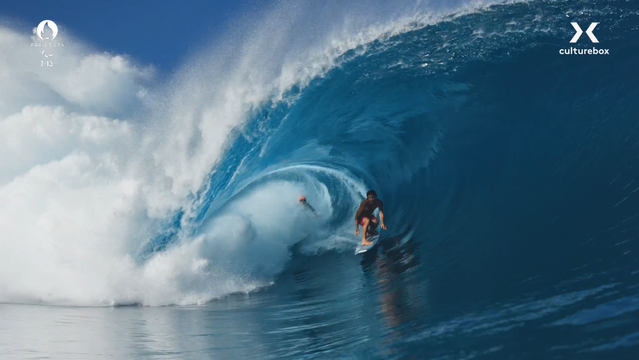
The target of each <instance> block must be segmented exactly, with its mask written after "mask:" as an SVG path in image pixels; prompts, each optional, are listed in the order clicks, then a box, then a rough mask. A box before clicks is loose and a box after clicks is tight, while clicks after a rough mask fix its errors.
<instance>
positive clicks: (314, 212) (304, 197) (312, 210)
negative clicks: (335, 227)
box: [299, 195, 320, 217]
mask: <svg viewBox="0 0 639 360" xmlns="http://www.w3.org/2000/svg"><path fill="white" fill-rule="evenodd" d="M299 203H300V205H302V206H303V207H305V208H306V209H308V210H309V211H310V212H312V213H313V214H315V216H316V217H319V216H320V215H319V214H318V213H317V211H315V209H314V208H313V207H312V206H311V204H309V203H307V202H306V196H304V195H302V196H300V201H299Z"/></svg>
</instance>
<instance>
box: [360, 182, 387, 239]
mask: <svg viewBox="0 0 639 360" xmlns="http://www.w3.org/2000/svg"><path fill="white" fill-rule="evenodd" d="M377 208H379V219H380V220H377V218H376V217H375V215H373V211H375V209H377ZM379 221H381V223H382V229H384V230H386V224H384V203H382V201H381V200H380V199H378V198H377V193H376V192H375V190H370V191H369V192H367V193H366V199H364V200H363V201H362V203H361V204H360V205H359V209H357V213H355V229H356V230H355V235H359V226H360V225H362V229H363V230H362V245H370V244H372V242H371V241H367V240H366V233H367V232H368V234H369V235H377V234H378V233H377V231H375V229H376V228H377V225H378V223H379Z"/></svg>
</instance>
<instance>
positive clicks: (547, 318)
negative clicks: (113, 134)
mask: <svg viewBox="0 0 639 360" xmlns="http://www.w3.org/2000/svg"><path fill="white" fill-rule="evenodd" d="M416 11H417V10H416ZM442 14H443V12H442ZM571 22H577V23H578V24H579V25H580V26H581V28H582V29H583V30H584V31H585V29H586V28H587V27H588V25H589V24H590V23H591V22H598V23H599V24H598V25H597V27H596V28H595V31H594V34H595V35H596V37H597V39H598V41H599V43H592V42H591V41H590V39H589V38H588V37H587V36H586V34H585V33H584V34H583V35H582V37H581V38H580V39H579V40H578V41H577V42H576V43H570V40H571V38H572V37H573V36H574V35H575V30H574V28H573V27H572V26H571V24H570V23H571ZM269 26H274V27H277V26H279V25H278V24H270V25H269ZM375 29H376V30H375V31H373V30H371V31H369V32H361V33H360V34H364V35H361V36H356V37H355V38H356V39H355V40H357V41H355V40H353V41H354V42H345V43H348V45H343V44H345V43H341V44H342V45H339V44H337V43H334V44H333V45H331V46H333V47H332V48H330V51H328V52H322V53H312V52H310V53H311V55H313V54H315V55H317V56H315V57H314V59H316V60H317V59H319V60H317V61H316V62H308V63H304V62H300V63H297V66H298V67H297V68H298V69H301V70H300V71H298V72H297V73H296V74H297V75H296V76H293V75H291V76H288V75H287V73H286V71H284V70H282V71H280V70H281V68H280V67H277V66H273V67H272V68H277V69H278V77H276V79H279V80H278V81H279V82H277V81H273V80H272V78H268V79H266V78H264V79H262V78H259V79H258V80H259V81H258V82H260V84H262V83H263V84H267V85H268V86H267V85H264V87H263V88H268V89H269V90H268V91H264V92H265V93H268V94H269V96H267V97H261V98H259V99H258V100H259V101H257V100H256V101H254V102H251V103H250V106H249V105H246V104H247V103H249V102H247V101H244V102H242V104H244V105H242V106H239V105H238V106H236V107H235V108H233V109H231V110H229V109H230V108H231V105H232V104H231V105H228V102H224V101H218V100H215V99H217V98H215V99H213V100H211V102H209V100H208V98H207V96H208V95H206V94H207V91H206V89H207V87H208V86H210V87H212V88H213V89H212V90H211V92H213V93H216V94H223V95H224V96H222V97H221V98H222V99H226V100H229V99H246V98H251V99H252V96H254V95H255V92H253V90H252V88H251V86H249V85H246V84H247V82H249V80H250V79H253V78H252V77H237V78H234V80H233V81H235V82H241V83H243V84H244V85H246V86H245V87H244V88H242V89H239V90H238V87H230V86H231V85H224V86H226V87H224V86H223V85H219V86H218V85H211V84H210V83H208V85H202V86H199V87H197V86H195V85H193V84H192V82H193V81H195V80H192V79H197V78H198V77H201V73H200V70H199V69H201V68H200V67H199V66H201V63H199V64H200V65H198V64H194V65H191V66H190V67H189V68H188V74H189V76H185V79H180V80H178V81H176V83H178V85H175V86H176V87H179V88H180V89H182V90H181V92H179V94H178V95H175V96H173V95H172V97H171V98H172V99H173V100H172V101H170V105H166V107H162V108H161V109H160V110H161V111H162V112H164V113H171V114H172V115H171V116H170V119H169V120H168V121H167V122H166V123H165V124H168V125H166V126H164V128H167V129H169V130H168V131H167V133H166V134H165V135H163V137H162V136H158V137H157V138H158V139H161V141H156V142H153V141H151V142H149V143H151V144H156V143H162V144H164V145H166V149H165V150H164V151H159V150H153V151H149V152H148V153H149V154H152V156H150V157H149V159H151V158H153V159H157V158H162V159H167V158H171V162H170V166H169V165H167V166H165V167H164V168H163V169H164V171H162V172H160V171H159V170H157V168H160V167H161V166H160V165H158V167H157V168H154V169H155V170H153V169H152V171H151V170H150V173H151V174H154V173H153V171H158V174H159V173H161V174H163V176H164V175H166V176H167V177H171V179H172V180H171V181H169V182H164V183H162V186H166V188H167V189H170V191H168V190H167V191H166V194H169V193H170V194H171V196H174V197H171V198H170V200H166V203H167V204H170V205H163V206H162V209H163V210H162V211H156V212H155V213H153V212H152V211H150V210H149V209H151V208H152V206H151V205H148V206H146V208H145V210H144V211H141V212H139V213H138V212H134V213H133V215H131V213H129V212H127V211H125V210H122V209H120V208H117V209H116V210H113V208H109V209H110V210H109V211H112V212H109V214H112V213H118V211H122V212H123V213H124V215H122V216H123V217H125V218H127V219H135V220H130V221H129V220H127V221H124V220H122V221H120V220H118V221H117V222H116V221H115V220H113V219H112V218H109V219H111V220H113V221H111V222H106V221H105V223H104V224H103V223H102V222H101V221H97V223H96V224H95V226H97V227H99V230H96V231H95V232H96V233H97V234H98V235H95V236H97V237H96V240H95V243H91V244H93V245H91V246H88V245H87V246H86V247H82V246H84V245H75V244H85V243H86V241H90V240H87V239H88V238H91V236H93V235H92V234H93V232H87V234H89V235H87V237H83V234H81V233H79V235H78V234H76V235H77V236H76V235H68V234H67V233H65V237H64V238H60V239H61V240H56V241H58V242H55V243H52V244H53V245H51V246H48V245H41V247H35V246H33V247H32V248H33V249H35V250H33V251H34V253H37V254H45V255H46V254H54V253H55V256H53V255H52V256H51V257H52V258H55V260H51V259H49V257H48V256H42V257H38V256H39V255H36V257H37V259H44V258H47V260H38V261H44V262H43V264H48V265H47V267H44V265H43V267H41V268H37V265H35V261H34V263H33V264H31V263H29V262H27V265H28V266H27V265H24V266H23V267H20V266H22V265H16V266H15V267H12V268H11V270H8V269H7V268H5V269H4V270H3V273H4V274H3V275H2V281H1V282H0V284H1V285H2V287H3V289H4V290H0V295H1V296H0V300H1V301H2V304H0V319H1V321H0V357H1V358H3V359H14V358H15V359H27V358H29V359H31V358H33V359H35V358H55V359H93V358H115V359H178V358H184V359H316V358H317V359H320V358H327V359H342V358H343V359H442V360H443V359H637V358H638V357H639V355H637V354H639V191H638V190H639V72H638V71H637V59H639V36H638V35H639V33H638V30H639V3H637V2H635V1H531V2H523V3H519V2H516V3H507V4H498V5H494V6H481V7H476V8H468V7H466V8H464V9H463V10H454V11H450V12H449V13H447V14H444V15H432V16H423V17H419V16H416V17H414V18H411V19H408V20H405V21H403V22H402V23H401V24H399V23H397V22H396V23H393V24H392V26H386V28H385V27H384V26H381V27H377V28H375ZM353 35H354V34H353ZM264 36H265V35H264ZM335 44H337V45H335ZM300 46H301V45H300ZM571 47H574V48H578V49H592V48H593V47H594V48H597V49H609V54H608V55H562V54H560V50H562V49H570V48H571ZM274 49H275V50H274V51H276V50H277V48H274ZM292 49H293V50H294V49H295V47H294V46H293V47H292ZM293 50H289V51H291V52H292V51H293ZM327 54H328V55H327ZM240 55H241V54H240ZM281 55H282V56H281V58H282V59H284V58H286V55H287V54H286V53H283V54H281ZM242 56H248V55H246V54H245V55H241V56H239V59H240V60H239V61H240V63H242V59H243V58H242ZM269 56H271V55H269ZM255 58H256V59H259V56H256V57H255ZM269 59H271V58H269ZM220 61H221V62H224V61H222V60H220ZM265 61H266V60H265ZM268 61H271V60H268ZM282 61H284V60H282ZM244 65H246V67H250V66H249V65H251V62H249V61H246V64H244ZM244 65H242V64H241V65H238V66H244ZM271 70H272V69H271ZM198 74H199V75H198ZM300 74H301V75H300ZM265 79H266V80H265ZM291 79H292V80H291ZM285 80H286V81H289V84H288V85H287V86H280V85H281V83H283V82H285ZM233 81H231V82H228V83H229V84H233V83H234V82H233ZM278 84H280V85H278ZM269 86H270V87H269ZM278 86H279V87H278ZM184 89H186V90H184ZM220 89H221V90H220ZM229 89H231V90H229ZM273 89H275V90H273ZM260 91H262V90H260ZM203 94H204V95H203ZM229 94H230V95H229ZM157 96H158V97H161V96H162V95H161V94H160V95H157ZM220 96H221V95H220ZM251 101H252V100H251ZM194 104H195V105H194ZM211 109H213V110H211ZM209 110H210V111H214V112H216V114H222V115H220V116H226V117H227V118H228V117H229V116H231V115H233V116H238V117H241V118H242V119H244V120H243V121H242V122H241V123H224V122H218V123H215V127H214V128H215V129H216V130H215V131H217V129H228V131H227V132H224V133H223V136H221V135H220V136H221V140H219V139H218V140H219V141H218V140H215V141H217V142H216V144H217V143H219V144H223V146H222V145H220V147H219V151H218V150H216V151H217V152H216V151H212V150H211V151H208V150H210V149H208V148H207V147H205V146H203V145H202V144H205V143H206V142H207V141H213V140H211V139H216V138H215V136H213V135H211V133H207V127H206V126H203V125H202V124H204V123H205V122H204V120H201V119H204V118H206V116H207V113H208V111H209ZM158 111H159V110H158ZM229 114H230V115H229ZM237 114H239V115H237ZM216 121H217V120H216ZM136 126H137V125H136ZM155 127H159V125H157V124H156V123H153V122H144V123H142V125H140V126H139V128H140V129H141V130H140V133H145V132H147V131H148V132H152V130H148V129H153V128H155ZM184 129H186V130H184ZM193 134H195V135H193ZM216 134H217V133H216ZM216 136H217V135H216ZM145 144H146V143H145ZM148 146H149V147H151V148H153V149H162V147H161V146H160V145H157V146H156V145H148ZM153 146H155V147H153ZM216 149H217V148H216ZM205 151H208V153H215V154H218V155H219V156H217V158H216V160H215V161H213V162H206V161H204V160H202V161H200V160H198V159H200V158H198V156H200V155H201V154H202V153H204V152H205ZM157 161H158V162H157V164H160V163H161V161H163V160H157ZM142 163H143V161H140V162H139V163H133V164H134V166H132V167H136V166H139V167H141V166H142V165H141V164H142ZM167 164H168V162H167ZM211 164H212V165H211ZM199 168H201V169H203V170H202V171H200V172H197V171H195V170H193V169H199ZM75 174H76V175H74V176H77V177H82V175H81V174H78V173H75ZM150 178H153V176H151V177H150ZM185 179H186V180H185ZM194 179H195V180H194ZM109 181H111V180H109ZM159 182H161V181H158V183H159ZM100 184H102V183H100ZM148 184H153V182H151V181H148ZM166 184H168V185H166ZM180 184H187V185H188V186H191V188H193V189H195V191H191V192H190V193H189V194H188V195H187V196H182V195H181V194H182V193H183V192H180V191H181V189H183V188H187V187H188V186H187V185H183V186H182V185H180ZM78 186H79V185H78ZM149 186H151V185H149ZM158 186H159V185H158ZM180 186H182V187H180ZM140 189H146V187H144V186H140ZM369 189H375V190H376V191H377V193H378V194H379V198H380V199H381V200H382V201H383V202H384V206H385V209H384V210H385V211H384V212H385V217H386V224H387V226H388V230H386V231H381V234H382V236H381V238H380V242H379V246H377V247H375V248H374V249H373V250H371V251H369V252H368V253H366V254H364V255H360V256H355V255H354V250H355V246H356V244H357V242H358V239H359V237H356V236H355V235H354V230H355V228H354V221H353V218H354V212H355V210H356V209H357V207H358V205H359V202H360V201H361V200H362V199H363V198H364V196H365V193H366V191H368V190H369ZM141 191H142V190H141ZM156 193H160V192H159V191H157V192H156ZM83 194H86V193H83ZM175 194H177V195H175ZM300 195H305V196H306V197H307V198H308V201H309V203H310V204H311V205H312V206H313V207H315V208H316V209H317V211H318V212H319V213H320V215H321V216H320V217H317V218H316V217H313V216H312V215H310V214H308V213H306V212H304V211H303V210H302V209H301V208H300V206H299V205H298V204H297V198H298V197H299V196H300ZM167 197H168V195H167ZM149 198H150V197H149ZM178 198H179V199H180V200H179V201H176V200H174V199H178ZM127 199H128V198H127ZM132 199H134V200H135V199H137V198H135V197H132ZM162 199H163V201H164V199H165V198H162ZM76 200H77V199H76ZM107 200H108V199H104V201H107ZM60 201H62V200H60ZM64 201H65V204H66V203H71V202H72V201H75V200H74V198H73V197H72V196H67V197H66V198H65V200H64ZM77 201H78V204H79V203H80V202H79V201H80V200H77ZM123 201H124V200H123ZM131 201H132V202H133V200H131ZM135 201H138V200H135ZM158 202H159V201H158ZM125 203H126V201H125ZM48 204H50V203H48ZM145 204H155V203H154V202H153V201H150V200H148V199H147V200H146V202H145ZM163 204H164V203H163ZM78 206H79V205H78ZM69 208H74V209H75V207H74V205H73V206H72V205H69ZM78 208H81V207H78ZM91 209H94V208H93V207H92V208H91ZM153 209H155V208H153ZM166 209H168V210H166ZM96 211H97V210H96ZM78 214H79V213H78ZM118 214H119V213H118ZM140 214H145V215H144V216H148V218H149V219H150V218H152V220H148V219H147V218H145V217H144V216H142V215H140ZM149 214H151V215H149ZM78 216H79V215H78ZM109 216H111V215H109ZM114 216H115V215H114ZM96 218H100V217H99V216H98V217H96ZM140 218H144V219H145V220H139V219H140ZM114 219H116V220H117V219H120V218H118V217H116V218H114ZM70 221H71V220H70ZM137 221H140V223H142V224H144V226H137V227H136V226H133V225H131V224H134V225H135V224H137ZM38 224H39V225H38V226H40V225H41V223H38ZM122 224H126V229H130V228H136V229H138V230H135V231H128V230H127V231H125V230H122V228H124V227H125V225H122ZM4 226H9V225H6V224H5V225H4ZM121 227H122V228H121ZM114 228H118V229H119V230H118V231H121V232H117V233H109V234H115V235H113V238H114V239H115V238H117V239H124V240H122V242H117V244H120V245H121V244H125V245H122V246H120V248H119V249H120V250H121V249H125V250H122V251H120V250H118V251H115V250H114V251H113V252H111V250H110V248H109V247H108V246H106V245H105V244H108V243H109V241H106V240H103V239H105V238H106V237H104V238H103V237H100V236H102V234H106V233H108V231H111V230H112V229H114ZM139 229H142V230H139ZM5 230H6V229H5ZM69 231H71V230H69ZM113 231H115V230H113ZM25 236H26V235H25ZM52 236H53V235H52ZM74 236H75V237H74ZM105 236H106V235H105ZM109 236H111V235H109ZM73 237H74V238H77V239H82V240H78V241H77V243H73V245H66V243H64V241H66V239H69V238H73ZM45 238H47V239H48V237H46V236H45ZM18 239H22V240H23V241H26V243H27V244H31V243H30V242H29V241H28V240H24V238H21V237H17V238H16V239H15V242H14V244H19V243H20V241H19V240H18ZM101 239H102V240H101ZM22 240H21V241H22ZM34 243H37V242H34ZM39 243H41V242H39ZM25 246H27V245H25ZM109 246H110V245H109ZM113 246H114V247H115V246H116V245H113ZM5 251H8V250H5ZM25 251H26V250H25ZM65 254H66V255H68V254H73V255H69V256H68V257H67V256H66V255H65ZM105 254H106V255H105ZM114 254H115V255H114ZM116 255H117V256H116ZM87 258H88V259H91V260H90V261H89V260H87V261H85V260H82V259H87ZM49 261H50V262H51V263H49ZM58 265H59V266H58ZM34 269H38V270H37V271H36V270H34ZM115 269H117V270H115ZM9 274H11V277H12V278H19V279H20V284H19V285H16V284H14V283H12V282H10V281H9V280H7V279H6V278H9ZM19 274H27V275H19ZM43 274H45V275H43ZM34 279H40V280H38V281H36V280H34ZM12 284H13V285H12ZM25 284H35V285H33V286H31V285H29V286H27V285H25Z"/></svg>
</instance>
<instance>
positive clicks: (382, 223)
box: [379, 200, 387, 230]
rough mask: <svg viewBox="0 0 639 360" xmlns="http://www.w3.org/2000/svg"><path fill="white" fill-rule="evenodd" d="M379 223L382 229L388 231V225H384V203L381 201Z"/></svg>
mask: <svg viewBox="0 0 639 360" xmlns="http://www.w3.org/2000/svg"><path fill="white" fill-rule="evenodd" d="M379 222H380V223H381V227H382V229H384V230H387V229H386V224H385V223H384V203H382V201H381V200H380V201H379Z"/></svg>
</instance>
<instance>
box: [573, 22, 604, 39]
mask: <svg viewBox="0 0 639 360" xmlns="http://www.w3.org/2000/svg"><path fill="white" fill-rule="evenodd" d="M571 24H572V27H574V28H575V31H576V33H575V36H573V37H572V40H570V42H571V43H576V42H577V40H579V38H580V37H581V34H583V31H582V30H581V28H580V27H579V24H577V23H576V22H573V23H571ZM597 25H599V23H598V22H594V23H590V26H589V27H588V30H586V35H588V37H589V38H590V41H592V42H593V43H599V40H597V38H596V37H595V34H593V33H592V31H593V30H595V27H597Z"/></svg>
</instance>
